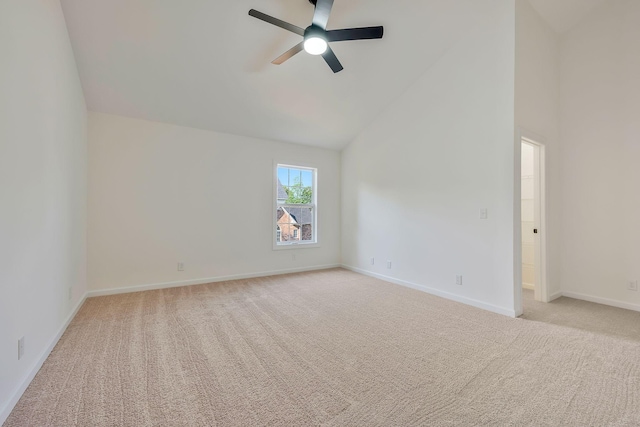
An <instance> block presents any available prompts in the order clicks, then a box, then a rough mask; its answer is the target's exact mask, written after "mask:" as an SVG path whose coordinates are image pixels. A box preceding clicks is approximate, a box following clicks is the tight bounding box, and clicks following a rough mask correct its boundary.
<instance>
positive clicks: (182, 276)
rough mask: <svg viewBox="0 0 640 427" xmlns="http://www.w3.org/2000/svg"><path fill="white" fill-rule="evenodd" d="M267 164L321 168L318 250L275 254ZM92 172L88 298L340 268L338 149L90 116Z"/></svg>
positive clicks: (96, 114) (268, 168) (126, 119)
mask: <svg viewBox="0 0 640 427" xmlns="http://www.w3.org/2000/svg"><path fill="white" fill-rule="evenodd" d="M274 161H276V162H280V163H287V164H293V165H302V166H312V167H317V168H318V221H319V223H318V233H319V235H318V238H319V242H320V247H318V248H304V249H296V250H275V251H274V250H273V247H272V238H273V230H272V226H273V225H274V224H273V214H272V204H273V194H274V193H273V180H272V177H273V162H274ZM89 165H90V168H89V283H90V288H91V289H92V290H96V291H98V290H106V289H112V288H124V287H131V286H143V285H154V284H162V283H167V282H184V281H198V280H200V279H209V278H211V279H215V278H220V277H227V276H234V275H249V274H260V273H269V272H273V271H287V270H290V269H303V268H312V267H321V266H327V265H338V264H339V263H340V184H339V183H340V153H339V152H337V151H330V150H323V149H316V148H310V147H304V146H299V145H292V144H286V143H280V142H273V141H266V140H259V139H253V138H247V137H240V136H233V135H228V134H221V133H215V132H209V131H203V130H198V129H192V128H186V127H180V126H174V125H168V124H161V123H154V122H148V121H142V120H136V119H128V118H124V117H118V116H111V115H105V114H99V113H90V115H89ZM294 254H295V256H296V259H295V260H293V255H294ZM178 261H181V262H184V264H185V271H183V272H179V271H177V262H178Z"/></svg>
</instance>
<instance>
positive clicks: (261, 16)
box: [249, 9, 304, 36]
mask: <svg viewBox="0 0 640 427" xmlns="http://www.w3.org/2000/svg"><path fill="white" fill-rule="evenodd" d="M249 15H251V16H253V17H254V18H258V19H260V20H262V21H264V22H268V23H269V24H273V25H275V26H277V27H280V28H284V29H285V30H288V31H291V32H292V33H296V34H298V35H301V36H304V29H302V28H300V27H296V26H295V25H293V24H289V23H288V22H284V21H281V20H280V19H278V18H274V17H273V16H269V15H267V14H265V13H262V12H258V11H257V10H255V9H251V10H250V11H249Z"/></svg>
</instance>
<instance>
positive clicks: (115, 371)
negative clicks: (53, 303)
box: [6, 269, 640, 426]
mask: <svg viewBox="0 0 640 427" xmlns="http://www.w3.org/2000/svg"><path fill="white" fill-rule="evenodd" d="M74 425H80V426H254V425H255V426H262V425H271V426H298V425H300V426H303V425H304V426H307V425H325V426H418V425H433V426H452V425H465V426H466V425H494V426H523V425H535V426H542V425H548V426H559V425H576V426H623V425H628V426H638V425H640V344H639V343H638V342H637V341H634V340H630V339H626V338H619V337H615V336H614V337H612V336H608V335H606V334H603V333H593V332H589V331H585V330H581V329H575V328H568V327H563V326H557V325H553V324H549V323H543V322H538V321H529V320H523V319H510V318H507V317H503V316H499V315H495V314H492V313H488V312H484V311H481V310H477V309H474V308H470V307H467V306H464V305H461V304H457V303H454V302H450V301H447V300H443V299H440V298H437V297H433V296H430V295H427V294H425V293H421V292H418V291H414V290H411V289H407V288H403V287H399V286H396V285H392V284H389V283H385V282H382V281H378V280H375V279H371V278H368V277H365V276H361V275H358V274H354V273H351V272H347V271H344V270H340V269H336V270H327V271H322V272H314V273H301V274H294V275H289V276H279V277H269V278H262V279H252V280H240V281H234V282H226V283H216V284H210V285H203V286H193V287H185V288H178V289H167V290H161V291H150V292H144V293H135V294H128V295H119V296H110V297H100V298H92V299H89V300H87V302H86V303H85V305H84V306H83V308H82V309H81V311H80V313H79V314H78V315H77V317H76V318H75V319H74V321H73V322H72V324H71V325H70V326H69V328H68V330H67V332H66V333H65V334H64V336H63V337H62V339H61V340H60V342H59V344H58V345H57V346H56V348H55V349H54V351H53V353H52V354H51V356H50V357H49V359H48V360H47V361H46V363H45V365H44V366H43V368H42V369H41V370H40V372H39V373H38V375H37V376H36V378H35V379H34V381H33V383H32V384H31V386H30V387H29V388H28V390H27V391H26V393H25V394H24V396H23V398H22V399H21V400H20V402H19V403H18V405H17V406H16V408H15V410H14V411H13V413H12V414H11V415H10V417H9V419H8V420H7V422H6V426H74Z"/></svg>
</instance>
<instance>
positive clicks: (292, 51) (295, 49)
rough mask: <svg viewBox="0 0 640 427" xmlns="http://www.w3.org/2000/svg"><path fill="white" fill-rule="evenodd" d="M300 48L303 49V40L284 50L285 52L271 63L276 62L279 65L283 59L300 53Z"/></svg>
mask: <svg viewBox="0 0 640 427" xmlns="http://www.w3.org/2000/svg"><path fill="white" fill-rule="evenodd" d="M302 49H304V42H303V41H302V42H300V43H298V44H297V45H295V46H294V47H292V48H291V49H289V50H288V51H286V52H285V53H283V54H282V55H280V56H279V57H277V58H276V59H274V60H273V61H272V62H271V63H272V64H276V65H280V64H282V63H283V62H284V61H286V60H288V59H290V58H292V57H293V56H294V55H296V54H298V53H300V52H301V51H302Z"/></svg>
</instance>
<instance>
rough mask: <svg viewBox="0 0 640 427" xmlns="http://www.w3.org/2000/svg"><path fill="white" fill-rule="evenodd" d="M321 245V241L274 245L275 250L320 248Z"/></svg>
mask: <svg viewBox="0 0 640 427" xmlns="http://www.w3.org/2000/svg"><path fill="white" fill-rule="evenodd" d="M318 247H320V243H318V242H314V243H287V244H284V245H273V250H274V251H286V250H290V249H310V248H318Z"/></svg>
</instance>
